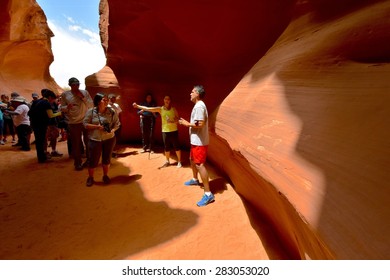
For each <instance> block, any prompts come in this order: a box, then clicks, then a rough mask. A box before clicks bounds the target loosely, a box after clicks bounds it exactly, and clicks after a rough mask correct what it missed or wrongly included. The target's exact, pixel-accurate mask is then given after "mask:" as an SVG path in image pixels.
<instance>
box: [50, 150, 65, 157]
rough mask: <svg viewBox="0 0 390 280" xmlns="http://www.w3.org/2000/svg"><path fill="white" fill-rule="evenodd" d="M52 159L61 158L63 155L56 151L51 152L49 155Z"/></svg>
mask: <svg viewBox="0 0 390 280" xmlns="http://www.w3.org/2000/svg"><path fill="white" fill-rule="evenodd" d="M50 155H51V156H52V157H62V156H63V154H61V153H59V152H57V151H52V152H51V154H50Z"/></svg>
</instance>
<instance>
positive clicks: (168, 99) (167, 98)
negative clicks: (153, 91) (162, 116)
mask: <svg viewBox="0 0 390 280" xmlns="http://www.w3.org/2000/svg"><path fill="white" fill-rule="evenodd" d="M170 105H171V96H169V95H165V96H164V106H165V107H169V106H170Z"/></svg>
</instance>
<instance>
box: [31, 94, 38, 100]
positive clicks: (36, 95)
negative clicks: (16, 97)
mask: <svg viewBox="0 0 390 280" xmlns="http://www.w3.org/2000/svg"><path fill="white" fill-rule="evenodd" d="M31 97H32V99H33V100H37V99H38V98H39V95H38V93H36V92H33V93H32V94H31Z"/></svg>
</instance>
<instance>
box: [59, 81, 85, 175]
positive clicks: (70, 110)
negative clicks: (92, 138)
mask: <svg viewBox="0 0 390 280" xmlns="http://www.w3.org/2000/svg"><path fill="white" fill-rule="evenodd" d="M68 84H69V86H70V90H68V91H65V92H64V93H62V95H61V111H62V112H64V113H65V114H66V116H67V118H68V126H69V134H70V135H69V139H70V141H71V144H72V156H73V160H74V166H75V169H76V170H78V171H80V170H82V169H83V164H82V155H81V151H82V145H83V140H84V145H85V151H86V155H87V158H88V145H87V143H88V132H87V130H86V129H85V127H84V125H83V120H84V116H85V114H86V112H87V110H88V109H90V108H92V107H93V101H92V98H91V96H90V95H89V93H88V91H86V90H81V89H79V87H80V81H79V80H78V79H76V78H70V79H69V83H68ZM84 165H85V163H84Z"/></svg>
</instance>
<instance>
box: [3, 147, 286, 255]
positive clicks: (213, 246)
mask: <svg viewBox="0 0 390 280" xmlns="http://www.w3.org/2000/svg"><path fill="white" fill-rule="evenodd" d="M117 148H118V151H119V154H118V158H116V159H113V160H112V165H111V168H110V173H109V175H110V177H111V180H112V182H111V184H109V185H104V184H103V183H102V170H101V167H98V168H97V169H96V173H95V181H96V183H95V185H93V186H92V187H90V188H88V187H86V186H85V183H86V178H87V170H83V171H75V170H74V168H73V161H72V159H70V158H69V156H68V154H67V148H66V142H59V144H58V150H59V151H60V152H62V153H63V154H64V156H63V157H61V158H54V159H53V161H52V162H49V163H44V164H39V163H38V162H37V158H36V150H35V147H34V146H33V145H32V150H31V151H29V152H24V151H19V150H18V149H17V148H16V147H12V145H11V143H7V144H6V145H4V146H0V155H1V156H0V166H1V171H0V178H1V180H0V221H1V227H0V243H1V246H0V259H3V260H4V259H8V260H20V259H24V260H34V259H40V260H58V259H60V260H61V259H63V260H69V259H72V260H84V259H88V260H111V259H112V260H120V259H134V260H188V259H192V260H216V259H218V260H231V259H238V260H256V259H258V260H267V259H286V254H285V253H284V252H283V249H282V248H281V247H280V245H279V243H278V241H277V240H276V239H275V238H274V235H273V233H272V231H271V230H270V227H269V226H268V225H267V224H266V223H265V222H264V221H263V220H262V219H261V218H260V217H259V216H257V215H256V214H255V213H254V211H253V210H252V209H251V207H250V206H249V205H247V204H246V203H245V202H244V201H243V200H242V199H241V197H240V196H239V195H238V194H237V193H236V192H235V191H234V188H233V186H232V185H231V184H229V182H228V180H226V179H225V178H224V177H223V176H221V175H219V174H218V172H217V171H216V170H214V169H213V167H212V166H211V165H210V164H208V165H207V166H208V170H209V172H210V186H211V189H212V191H213V193H214V194H215V198H216V200H215V202H214V203H212V204H210V205H208V206H206V207H197V206H196V202H197V201H198V200H199V199H200V198H201V196H202V195H203V189H202V188H201V187H200V186H191V187H187V186H184V184H183V183H184V182H185V181H186V180H188V179H190V178H191V177H192V172H191V168H190V166H189V162H188V152H187V151H183V156H182V158H183V165H184V166H183V167H182V168H177V167H176V165H175V163H176V160H175V156H174V155H172V159H171V163H172V165H171V166H169V167H166V168H161V169H159V167H160V166H161V165H162V164H163V163H164V162H165V157H164V155H163V153H162V152H163V151H162V150H161V149H157V150H156V151H155V153H153V154H149V153H140V147H139V146H137V145H121V146H118V147H117ZM49 150H50V148H49Z"/></svg>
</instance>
